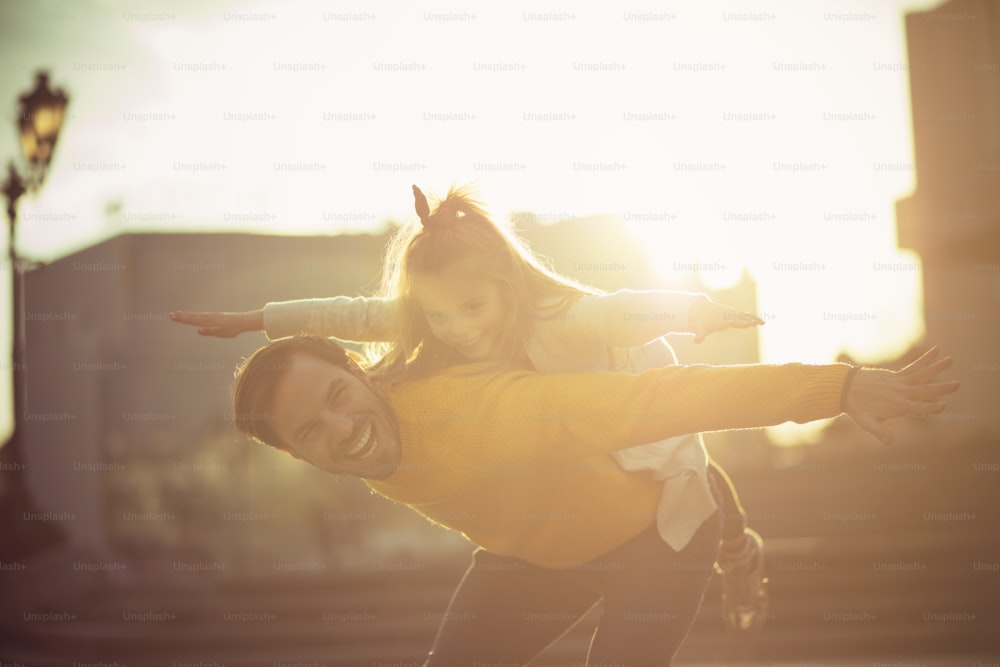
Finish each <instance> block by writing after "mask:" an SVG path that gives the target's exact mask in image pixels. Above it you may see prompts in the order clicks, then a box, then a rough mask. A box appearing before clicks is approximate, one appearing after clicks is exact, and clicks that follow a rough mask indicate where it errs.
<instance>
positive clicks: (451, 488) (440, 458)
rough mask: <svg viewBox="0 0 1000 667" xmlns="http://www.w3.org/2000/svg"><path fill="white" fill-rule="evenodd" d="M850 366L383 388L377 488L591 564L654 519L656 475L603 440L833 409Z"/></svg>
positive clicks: (510, 539) (431, 515) (475, 373)
mask: <svg viewBox="0 0 1000 667" xmlns="http://www.w3.org/2000/svg"><path fill="white" fill-rule="evenodd" d="M848 369H849V366H847V365H845V364H830V365H824V366H810V365H804V364H785V365H780V366H772V365H762V364H757V365H746V366H718V367H717V366H673V367H667V368H658V369H655V370H650V371H647V372H645V373H641V374H638V375H632V374H626V373H576V374H573V375H542V374H539V373H535V372H530V371H510V372H502V373H497V372H489V366H487V365H484V364H470V365H466V366H460V367H455V368H452V369H449V370H447V371H445V372H443V373H441V374H440V375H436V376H434V377H430V378H427V379H423V380H415V381H410V382H406V383H403V384H401V385H398V386H385V387H383V388H384V389H385V391H386V393H387V394H388V396H389V400H390V401H391V403H392V406H393V408H394V409H395V412H396V416H397V419H398V421H399V428H400V438H401V442H402V461H401V463H400V467H399V469H398V470H396V472H394V473H393V474H392V475H391V476H390V477H388V478H386V479H384V480H366V482H367V484H368V485H369V486H370V487H371V488H372V489H374V490H375V491H376V492H378V493H380V494H382V495H384V496H386V497H388V498H391V499H393V500H397V501H399V502H402V503H405V504H407V505H409V506H411V507H412V508H413V509H415V510H417V511H418V512H420V513H421V514H423V515H424V516H426V517H427V518H428V519H430V520H431V521H433V522H435V523H439V524H441V525H444V526H447V527H449V528H452V529H455V530H458V531H461V532H462V533H463V534H464V535H465V536H466V537H467V538H468V539H469V540H470V541H472V542H473V543H475V544H478V545H480V546H482V547H484V548H485V549H487V550H489V551H492V552H494V553H497V554H503V555H508V556H515V557H518V558H521V559H523V560H526V561H528V562H530V563H534V564H536V565H540V566H542V567H550V568H567V567H572V566H574V565H579V564H582V563H585V562H587V561H589V560H591V559H593V558H595V557H596V556H599V555H600V554H602V553H605V552H607V551H609V550H611V549H613V548H615V547H617V546H619V545H620V544H622V543H624V542H626V541H627V540H629V539H631V538H632V537H634V536H635V535H637V534H638V533H640V532H641V531H643V530H644V529H645V528H647V527H649V526H650V525H652V524H653V522H654V518H655V513H656V508H657V503H658V501H659V495H660V492H661V489H662V484H661V483H660V482H656V481H654V480H653V479H652V478H651V477H650V476H649V475H643V474H637V473H628V472H625V471H624V470H622V469H621V467H620V466H618V465H617V464H616V463H615V462H614V460H613V459H612V457H611V456H609V452H612V451H614V450H616V449H622V448H626V447H631V446H634V445H639V444H642V443H645V442H652V441H655V440H659V439H662V438H665V437H670V436H674V435H678V434H683V433H696V432H699V431H719V430H726V429H734V428H752V427H762V426H770V425H774V424H780V423H782V422H784V421H789V420H791V421H795V422H799V423H803V422H807V421H812V420H814V419H822V418H825V417H834V416H836V415H838V414H840V411H841V410H840V394H841V389H842V387H843V382H844V379H845V377H846V375H847V371H848Z"/></svg>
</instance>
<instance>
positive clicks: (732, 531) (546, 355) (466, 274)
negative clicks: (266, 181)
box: [171, 186, 767, 655]
mask: <svg viewBox="0 0 1000 667" xmlns="http://www.w3.org/2000/svg"><path fill="white" fill-rule="evenodd" d="M413 191H414V196H415V198H416V209H417V213H418V215H419V217H420V221H421V224H420V225H419V226H413V227H411V228H406V229H403V230H401V231H400V232H399V233H397V234H396V235H395V236H394V237H393V239H392V241H391V242H390V247H389V251H388V253H387V258H386V270H385V271H384V273H383V281H382V289H381V294H380V296H379V297H376V298H348V297H334V298H331V299H308V300H301V301H289V302H281V303H270V304H267V305H266V306H265V307H264V308H263V309H262V310H258V311H251V312H247V313H188V312H177V313H172V314H171V317H172V319H174V320H175V321H177V322H181V323H185V324H191V325H195V326H198V327H199V329H198V332H199V333H200V334H202V335H211V336H219V337H232V336H235V335H238V334H240V333H243V332H246V331H254V330H261V329H263V330H264V331H266V333H267V335H268V337H269V338H281V337H284V336H288V335H293V334H296V333H300V332H309V333H318V334H322V335H326V336H333V337H336V338H340V339H343V340H354V341H378V342H377V343H373V344H370V345H369V346H368V348H367V352H368V356H369V359H370V360H372V361H375V360H377V361H375V363H374V367H373V368H372V371H373V373H374V374H376V375H378V374H381V375H383V376H392V375H394V374H400V373H404V372H405V373H407V374H408V375H411V376H412V375H424V374H430V373H434V372H435V371H437V370H440V369H442V368H444V367H446V366H449V365H452V364H456V363H462V362H465V361H488V360H494V361H497V362H507V363H510V362H513V363H525V364H530V365H531V366H533V367H534V368H535V369H536V370H538V371H541V372H543V373H566V372H582V371H608V370H612V371H624V372H641V371H643V370H646V369H649V368H654V367H660V366H664V365H669V364H676V363H677V361H676V358H675V356H674V353H673V350H672V349H671V348H670V347H669V345H667V343H666V342H665V341H664V340H663V339H662V338H660V337H661V336H663V335H665V334H668V333H694V334H695V336H696V342H700V341H701V340H703V339H704V337H705V336H707V335H709V334H711V333H714V332H716V331H721V330H724V329H727V328H734V327H735V328H745V327H749V326H755V325H759V324H763V322H762V321H761V320H759V319H757V318H756V317H754V316H752V315H749V314H747V313H743V312H741V311H738V310H736V309H733V308H729V307H727V306H723V305H721V304H718V303H715V302H713V301H711V300H710V299H708V298H707V297H706V296H704V295H701V294H691V293H685V292H668V291H630V290H622V291H619V292H615V293H611V294H605V293H602V292H600V291H598V290H595V289H592V288H589V287H586V286H583V285H580V284H577V283H575V282H573V281H570V280H568V279H566V278H564V277H562V276H559V275H557V274H555V273H554V272H552V271H550V270H549V269H547V268H546V267H544V266H543V265H542V264H541V263H540V262H539V260H538V259H537V258H536V257H535V256H534V255H533V254H532V253H531V251H530V250H529V249H528V248H527V247H526V245H525V244H524V243H523V242H522V241H521V240H520V239H519V238H518V237H517V236H516V235H515V234H514V232H513V231H512V230H511V229H509V228H505V227H504V226H502V225H500V224H498V223H496V222H495V221H494V220H492V219H491V218H490V216H489V215H487V213H486V212H485V211H484V209H483V208H482V206H481V205H480V204H479V203H477V202H476V201H475V200H474V199H473V198H472V197H471V196H470V194H469V193H468V192H467V191H465V190H463V189H452V190H451V191H450V192H449V193H448V195H447V197H446V198H445V199H444V200H443V201H441V202H440V203H439V205H438V206H437V207H436V208H435V210H434V212H433V213H431V211H430V208H429V206H428V203H427V200H426V198H425V197H424V195H423V193H421V192H420V190H419V189H418V188H417V187H416V186H414V187H413ZM613 456H614V458H615V459H616V460H617V462H618V464H619V465H621V466H622V467H623V468H624V469H626V470H630V471H635V472H636V473H637V474H639V473H640V472H641V471H647V472H646V474H652V475H654V476H655V479H657V480H662V482H663V492H662V496H661V501H660V506H659V509H658V512H657V516H656V525H657V528H658V531H659V535H660V538H661V539H662V541H663V542H665V543H666V544H667V545H668V546H669V547H670V548H671V549H673V550H674V551H676V552H682V551H684V549H685V547H687V546H688V545H689V543H690V542H691V540H692V538H693V537H694V536H695V534H696V533H698V530H699V528H701V527H702V526H703V524H704V523H705V522H706V520H707V519H709V518H710V517H712V516H713V515H714V513H715V512H716V510H717V509H718V506H717V503H716V500H715V497H714V495H713V490H714V489H717V490H718V491H719V492H720V495H721V501H722V514H723V517H724V518H725V521H724V528H723V543H722V549H721V551H720V552H719V569H720V571H721V572H722V574H723V581H724V585H723V612H724V615H725V619H726V622H727V627H728V628H729V629H730V630H731V631H733V632H735V633H738V634H749V633H751V632H754V631H756V630H758V629H759V628H760V627H761V625H762V623H763V621H764V620H765V618H766V606H767V596H766V588H765V583H766V579H764V578H763V546H762V542H761V540H760V537H759V535H757V533H756V532H754V531H752V530H750V529H748V528H746V526H745V513H744V512H743V510H742V508H741V507H740V505H739V501H738V500H737V498H736V495H735V490H734V489H732V486H731V483H730V482H729V480H728V478H727V477H726V475H725V473H724V472H723V471H722V470H721V469H719V468H718V467H717V466H716V465H714V464H713V463H711V462H710V461H709V459H708V456H707V452H706V450H705V447H704V444H703V442H702V440H701V437H700V436H698V435H694V436H682V437H678V438H671V439H669V440H665V441H662V442H658V443H651V444H649V445H645V446H642V447H637V448H633V449H630V450H623V451H620V452H616V453H615V454H614V455H613ZM702 532H704V530H703V531H702ZM710 567H711V563H707V565H706V569H708V571H710ZM704 575H705V580H704V582H703V584H702V588H701V590H702V591H703V590H704V583H707V577H708V573H707V572H705V573H704ZM463 585H464V584H463ZM456 595H457V594H456ZM700 602H701V598H700V596H698V597H697V599H696V600H694V599H693V598H692V603H693V604H689V605H688V608H687V609H685V613H684V614H682V615H680V616H684V617H683V618H678V619H675V620H674V621H672V623H676V624H679V626H680V627H683V628H686V627H688V626H689V625H690V622H691V620H692V619H693V617H694V614H695V612H696V611H697V608H698V606H699V605H700ZM449 618H450V615H449V614H446V615H445V622H444V625H443V627H442V631H441V634H440V635H439V642H438V643H437V645H436V648H435V655H441V652H442V651H444V652H445V654H447V650H448V649H447V647H446V646H442V644H441V641H443V640H442V639H441V638H442V637H445V638H447V637H452V636H454V635H456V633H455V632H454V631H452V630H450V629H449V628H447V627H445V626H447V625H449V623H453V622H454V621H452V620H449ZM685 632H686V631H685ZM685 632H681V633H679V634H680V637H679V640H680V639H683V634H684V633H685ZM673 634H674V635H676V634H677V633H676V632H674V633H673ZM679 640H678V645H679Z"/></svg>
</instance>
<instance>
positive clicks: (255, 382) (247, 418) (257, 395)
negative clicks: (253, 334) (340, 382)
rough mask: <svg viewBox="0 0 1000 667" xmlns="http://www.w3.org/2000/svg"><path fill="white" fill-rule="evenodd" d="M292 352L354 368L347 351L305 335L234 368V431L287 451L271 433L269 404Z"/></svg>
mask: <svg viewBox="0 0 1000 667" xmlns="http://www.w3.org/2000/svg"><path fill="white" fill-rule="evenodd" d="M296 353H302V354H307V355H309V356H311V357H314V358H316V359H319V360H321V361H329V362H330V363H332V364H334V365H336V366H340V367H341V368H343V369H345V370H348V371H351V370H355V369H356V368H357V365H356V363H355V361H354V360H353V359H352V358H351V357H350V356H349V355H348V353H347V351H346V350H344V348H342V347H341V346H340V345H338V344H337V343H336V342H334V341H333V340H331V339H329V338H325V337H323V336H315V335H305V334H303V335H299V336H293V337H291V338H282V339H280V340H276V341H273V342H271V343H268V344H267V345H265V346H264V347H261V348H258V349H257V350H256V351H255V352H254V353H253V354H251V355H250V356H249V357H247V358H246V359H245V360H244V361H243V362H242V363H240V364H239V365H238V366H237V367H236V373H235V380H234V382H233V417H234V419H233V421H234V422H235V424H236V430H238V431H239V432H240V433H242V434H244V435H247V436H250V437H251V438H253V439H254V440H256V441H257V442H260V443H262V444H265V445H270V446H271V447H275V448H277V449H280V450H282V451H288V448H287V447H286V446H285V445H284V443H282V442H281V438H279V437H278V434H277V433H276V432H275V430H274V427H273V422H274V415H273V414H271V403H272V401H273V400H274V389H275V387H276V386H277V384H278V381H279V380H280V379H281V377H282V376H283V375H284V373H285V372H286V371H287V370H288V369H289V366H290V365H291V359H292V356H293V355H295V354H296Z"/></svg>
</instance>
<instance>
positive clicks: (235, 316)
mask: <svg viewBox="0 0 1000 667" xmlns="http://www.w3.org/2000/svg"><path fill="white" fill-rule="evenodd" d="M170 319H171V320H173V321H174V322H180V323H181V324H190V325H191V326H195V327H198V333H199V334H201V335H202V336H215V337H216V338H235V337H236V336H239V335H240V334H242V333H246V332H248V331H260V330H261V329H263V328H264V312H263V311H261V310H248V311H246V312H244V313H205V312H188V311H183V310H179V311H174V312H172V313H170Z"/></svg>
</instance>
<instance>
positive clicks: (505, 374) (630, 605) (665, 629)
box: [234, 336, 958, 667]
mask: <svg viewBox="0 0 1000 667" xmlns="http://www.w3.org/2000/svg"><path fill="white" fill-rule="evenodd" d="M950 364H951V360H950V359H949V358H944V359H940V360H937V350H931V351H930V352H928V353H927V354H925V355H924V356H923V357H921V358H920V359H918V360H917V361H915V362H914V363H912V364H910V365H909V366H907V367H906V368H905V369H903V370H901V371H888V370H883V369H875V368H852V367H850V366H848V365H845V364H829V365H817V366H810V365H804V364H785V365H781V366H770V365H746V366H729V367H713V366H672V367H665V368H661V369H656V370H652V371H647V372H645V373H641V374H637V375H631V374H625V373H590V374H588V373H578V374H574V375H542V374H539V373H536V372H533V371H525V370H506V371H498V370H497V367H496V365H491V364H471V365H465V366H457V367H453V368H450V369H448V370H446V371H445V372H443V373H440V374H438V375H435V376H431V377H426V378H421V379H412V380H407V379H406V378H405V376H403V377H398V376H394V379H393V380H391V381H390V380H388V379H386V378H379V377H369V376H368V375H367V374H366V373H365V371H364V370H362V369H361V368H360V367H359V366H358V365H357V364H356V363H355V362H354V361H353V360H352V359H351V358H350V357H349V356H348V355H347V354H346V353H345V351H344V350H343V349H342V348H341V347H340V346H338V345H337V344H336V343H334V342H333V341H332V340H330V339H327V338H323V337H319V336H300V337H295V338H286V339H282V340H278V341H274V342H272V343H270V344H268V345H266V346H264V347H262V348H261V349H259V350H257V351H256V352H255V353H254V354H253V355H251V356H250V358H249V359H247V361H246V362H245V363H244V364H243V365H242V366H241V367H240V368H239V369H238V371H237V377H236V386H235V394H234V408H235V413H236V425H237V428H238V429H239V430H240V431H241V432H243V433H245V434H247V435H249V436H251V437H252V438H254V439H256V440H258V441H260V442H262V443H265V444H268V445H271V446H274V447H277V448H279V449H282V450H284V451H286V452H288V453H290V454H292V455H293V456H295V457H297V458H300V459H303V460H305V461H307V462H309V463H311V464H312V465H315V466H317V467H319V468H322V469H323V470H326V471H328V472H331V473H334V474H348V475H353V476H357V477H360V478H363V479H364V480H365V483H366V484H368V486H370V487H371V488H372V489H374V490H375V491H376V492H378V493H380V494H382V495H383V496H386V497H388V498H391V499H393V500H396V501H399V502H402V503H405V504H407V505H409V506H410V507H412V508H413V509H415V510H416V511H418V512H420V513H421V514H423V515H424V516H425V517H427V518H428V519H430V520H431V521H433V522H435V523H439V524H441V525H444V526H446V527H448V528H452V529H455V530H459V531H461V532H462V533H463V534H464V535H465V536H466V537H467V538H468V539H469V540H470V541H472V542H473V543H474V544H476V545H478V546H479V547H480V548H479V549H477V550H476V552H475V554H474V563H473V565H472V566H471V567H470V569H469V571H468V572H467V573H466V576H465V578H464V579H463V581H462V583H461V584H460V585H459V588H458V590H457V591H456V593H455V596H454V597H453V599H452V601H451V604H450V606H449V610H448V613H446V614H445V621H444V623H443V624H442V627H441V630H440V632H439V634H438V637H437V639H436V641H435V645H434V649H433V651H432V652H431V654H430V657H429V659H428V661H427V663H426V665H428V667H430V666H438V665H467V664H474V663H476V662H480V663H487V662H491V661H492V662H496V661H498V660H499V661H508V662H510V663H512V664H523V663H525V662H527V661H528V660H530V659H531V658H532V657H533V656H534V655H536V654H537V653H538V652H540V651H541V650H542V649H543V648H544V647H545V646H546V645H548V644H549V643H550V642H551V641H553V640H554V639H555V638H557V637H558V636H559V635H560V634H562V633H563V632H564V631H565V630H566V629H567V628H568V627H569V626H570V625H572V624H573V623H574V622H575V619H577V618H578V617H579V616H581V615H583V614H584V613H585V612H586V611H587V610H588V609H589V608H590V607H591V606H592V605H593V604H595V603H596V602H597V601H598V600H601V599H603V601H604V613H603V617H602V620H601V623H600V625H599V627H598V630H597V632H596V633H595V636H594V639H593V642H592V645H591V650H590V657H589V660H590V661H591V664H621V665H640V664H641V665H652V664H657V665H661V664H669V661H670V659H671V657H672V656H673V654H674V653H675V652H676V650H677V649H678V647H679V646H680V644H681V642H682V641H683V639H684V636H685V635H686V634H687V631H688V629H689V628H690V625H691V623H692V622H693V618H694V614H695V613H696V612H697V609H698V606H699V605H700V603H701V598H702V596H703V594H704V590H705V587H706V585H707V582H708V580H709V578H710V576H711V566H712V563H713V562H714V560H715V558H716V554H717V550H718V543H719V535H720V531H721V519H720V518H719V516H718V513H716V514H715V515H713V516H712V517H710V518H709V519H708V520H706V521H705V522H704V523H703V524H702V526H701V527H700V528H699V529H698V532H697V533H696V535H695V536H694V538H692V540H691V542H690V543H689V544H688V545H687V546H686V547H685V548H684V549H682V550H681V551H679V552H678V551H674V550H673V549H671V548H670V547H669V546H667V545H666V544H665V543H664V542H663V541H662V540H661V539H659V537H658V535H657V531H656V525H655V515H656V508H657V503H658V500H659V495H660V489H661V484H660V482H658V481H655V480H654V479H653V478H652V477H651V476H649V475H646V474H640V473H634V472H627V471H625V470H623V469H622V468H621V467H620V466H618V465H615V464H614V463H613V461H612V459H611V457H610V453H611V452H613V451H614V450H616V449H620V448H626V447H630V446H633V445H636V444H641V443H643V442H649V441H652V440H656V439H658V438H664V437H668V436H673V435H677V434H681V433H689V432H692V433H693V432H698V431H713V430H723V429H733V428H750V427H759V426H767V425H772V424H778V423H781V422H784V421H787V420H793V421H797V422H805V421H810V420H813V419H820V418H825V417H833V416H836V415H838V414H840V413H842V412H846V413H847V414H848V415H849V416H851V417H852V418H853V419H855V420H856V421H857V422H858V423H859V425H861V426H862V427H863V428H865V429H866V430H868V431H870V432H872V433H874V434H875V435H877V436H878V437H879V438H880V439H882V440H883V441H885V442H887V443H888V442H889V441H891V433H890V432H889V431H888V430H887V429H886V428H885V426H884V425H883V424H882V422H883V421H885V420H887V419H891V418H895V417H901V416H907V415H912V416H925V415H929V414H934V413H937V412H940V411H941V410H943V409H944V407H945V406H944V404H943V403H940V402H938V399H940V398H941V397H942V396H944V395H945V394H948V393H950V392H953V391H955V390H956V389H957V387H958V384H957V383H956V382H940V383H939V382H936V381H935V380H936V378H937V377H938V375H940V373H941V372H942V371H944V370H945V369H946V368H947V367H948V366H949V365H950ZM542 610H544V611H545V612H546V613H547V614H549V615H547V616H546V618H547V619H549V620H547V621H545V622H540V621H538V620H533V619H534V618H535V617H534V616H532V615H531V614H528V613H527V612H529V611H530V612H539V611H542ZM550 612H551V613H550ZM552 614H554V615H552ZM454 619H462V620H461V621H456V620H454ZM553 619H555V620H553ZM498 627H502V628H503V630H504V631H503V632H499V631H498Z"/></svg>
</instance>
